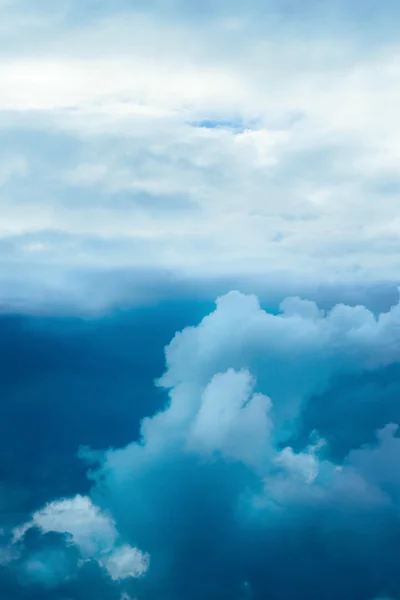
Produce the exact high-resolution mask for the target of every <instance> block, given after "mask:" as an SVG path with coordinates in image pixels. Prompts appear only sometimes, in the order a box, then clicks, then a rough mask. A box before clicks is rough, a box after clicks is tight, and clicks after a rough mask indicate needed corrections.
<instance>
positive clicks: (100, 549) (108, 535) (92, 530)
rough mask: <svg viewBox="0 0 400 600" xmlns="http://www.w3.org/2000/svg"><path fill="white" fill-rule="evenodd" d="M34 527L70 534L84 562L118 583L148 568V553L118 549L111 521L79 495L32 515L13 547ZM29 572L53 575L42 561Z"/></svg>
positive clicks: (122, 547)
mask: <svg viewBox="0 0 400 600" xmlns="http://www.w3.org/2000/svg"><path fill="white" fill-rule="evenodd" d="M32 527H37V528H38V529H40V530H41V532H42V533H49V532H56V533H61V534H68V535H69V536H70V537H71V541H72V543H73V544H75V545H76V546H77V547H78V548H79V551H80V553H81V556H82V558H83V559H84V560H86V559H94V560H97V562H98V563H99V564H100V565H102V566H103V567H104V568H105V569H106V570H107V572H108V573H109V575H110V577H111V578H112V579H115V580H118V579H126V578H128V577H140V576H142V575H143V574H144V573H145V572H146V571H147V568H148V566H149V556H148V555H147V554H146V553H143V552H141V551H140V550H138V549H137V548H132V547H131V546H129V545H126V544H125V545H119V543H118V532H117V530H116V528H115V525H114V522H113V520H112V518H111V517H110V516H109V515H107V514H105V513H104V512H102V511H101V510H100V509H99V508H98V507H97V506H95V505H94V504H93V503H92V501H91V500H90V498H88V497H87V496H79V495H78V496H75V497H74V498H68V499H63V500H57V501H54V502H51V503H50V504H47V505H46V506H45V507H44V508H43V509H42V510H39V511H37V512H35V513H34V514H33V515H32V519H31V521H29V522H27V523H25V524H23V525H21V526H19V527H17V528H16V529H15V530H14V536H13V545H14V546H15V545H16V544H17V543H18V542H20V541H21V540H22V539H23V537H24V535H25V534H26V532H27V531H28V530H29V529H31V528H32ZM27 568H28V570H29V572H32V573H33V572H34V573H36V575H37V576H38V577H40V578H42V576H43V577H44V575H45V574H46V573H47V572H49V573H50V574H51V573H53V568H52V567H49V568H47V567H46V565H45V564H42V563H41V562H40V561H39V562H38V561H34V562H33V563H32V564H29V565H27ZM53 575H54V574H53Z"/></svg>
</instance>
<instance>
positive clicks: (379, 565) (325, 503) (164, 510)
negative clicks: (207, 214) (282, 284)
mask: <svg viewBox="0 0 400 600" xmlns="http://www.w3.org/2000/svg"><path fill="white" fill-rule="evenodd" d="M399 331H400V329H399V305H396V306H394V307H393V308H392V309H390V310H389V311H388V312H385V313H381V314H379V315H376V314H374V313H372V312H371V311H369V310H368V309H367V308H366V307H363V306H356V307H351V306H346V305H336V306H334V307H333V308H331V309H329V310H322V309H321V308H319V307H318V305H317V304H316V303H314V302H312V301H308V300H301V299H299V298H287V299H286V300H285V301H284V302H282V304H281V308H280V311H279V312H277V313H271V312H268V311H266V310H264V309H263V308H262V307H261V306H260V303H259V301H258V299H257V298H256V297H255V296H248V295H243V294H240V293H238V292H231V293H229V294H227V295H225V296H223V297H220V298H219V299H218V301H217V304H216V307H215V309H214V310H213V311H212V312H211V313H210V314H208V315H207V316H205V317H204V318H203V319H202V320H201V321H200V322H199V323H198V324H197V325H196V326H191V327H187V328H185V329H183V330H182V331H181V332H178V333H176V335H175V337H174V338H173V340H172V341H171V342H170V344H169V345H168V346H167V347H166V353H165V354H166V370H165V372H164V374H163V375H162V377H161V378H160V379H159V380H158V381H157V385H158V386H159V387H161V388H164V389H166V390H167V391H168V394H169V399H168V402H167V404H166V405H165V407H164V408H163V409H162V410H160V411H159V412H156V413H155V414H154V415H153V416H149V417H147V418H146V419H144V420H143V421H142V425H141V431H140V436H139V437H138V438H137V439H136V440H135V439H133V440H132V442H131V443H129V444H128V445H125V446H121V447H119V448H112V449H108V450H102V451H101V450H95V451H91V450H90V449H88V448H85V449H82V450H81V452H80V455H81V458H82V460H83V461H84V463H85V464H86V465H87V466H88V469H89V471H88V476H89V480H90V482H91V486H92V487H91V490H90V492H88V495H87V496H79V495H78V496H75V497H70V498H69V499H60V500H56V501H53V502H52V503H51V504H48V505H47V506H45V507H44V508H43V509H39V510H37V511H35V512H34V513H33V515H32V517H31V519H28V520H27V521H25V525H24V524H23V523H22V524H21V526H22V528H21V527H20V528H19V529H18V528H17V529H15V530H14V532H15V535H14V543H13V544H12V543H11V545H10V546H9V548H8V552H9V553H10V552H12V551H15V550H16V549H18V547H19V544H21V543H23V540H24V539H25V537H27V536H28V537H29V535H32V532H33V531H34V530H39V532H41V537H40V536H39V538H38V539H39V540H40V539H41V538H43V539H46V536H48V535H50V534H52V535H67V537H66V538H65V540H64V542H63V543H61V542H57V544H58V545H56V546H54V548H53V546H51V551H52V552H53V553H54V552H56V551H57V552H58V553H60V552H61V554H62V552H64V553H65V552H66V551H67V550H68V551H70V550H71V548H75V549H76V551H77V552H78V553H79V556H80V557H81V558H82V559H83V560H84V561H89V563H90V564H91V563H95V564H97V567H98V568H99V569H100V570H101V571H102V572H104V573H105V576H106V578H107V581H108V584H107V585H111V586H116V587H113V588H112V589H114V590H118V593H119V594H120V595H121V594H125V595H126V596H128V597H130V598H133V597H138V598H143V599H144V600H146V599H150V600H151V599H152V598H159V597H160V596H163V597H164V598H166V599H167V600H168V599H169V598H171V600H172V598H174V599H176V598H182V599H183V598H187V597H191V598H194V599H196V598H199V599H200V598H204V597H205V596H207V597H210V598H215V599H217V598H221V597H223V598H225V597H226V598H230V599H232V598H237V599H242V598H247V597H251V598H254V599H255V600H257V599H258V598H259V599H262V598H265V597H270V598H272V599H277V600H278V599H284V600H286V599H289V598H305V597H306V598H309V599H310V600H314V599H315V600H317V599H320V598H321V597H322V598H326V599H328V600H331V599H332V600H334V599H335V600H336V599H337V598H339V597H340V598H343V599H344V600H347V599H348V600H350V599H352V600H375V599H376V598H381V597H390V598H393V599H395V598H398V597H400V579H399V577H398V568H397V562H398V561H397V558H396V557H397V540H398V536H399V534H400V520H399V515H398V507H397V505H398V498H399V491H400V479H399V476H398V473H397V464H398V461H399V459H400V442H399V438H398V437H397V429H398V425H399V424H398V421H396V420H395V413H394V412H393V411H392V412H391V411H390V410H389V411H387V418H386V420H385V419H384V422H383V424H382V422H381V420H379V419H377V420H376V421H375V427H374V426H373V421H371V423H370V425H369V427H367V428H366V427H364V425H363V422H362V421H363V416H364V407H363V405H362V403H361V402H360V400H359V399H358V398H356V401H355V402H354V403H353V404H352V403H351V396H349V405H348V408H347V410H348V412H347V417H346V418H347V419H348V420H349V422H350V423H351V426H350V427H348V426H347V424H346V423H344V427H345V431H346V436H347V437H348V438H349V439H348V445H347V447H346V448H345V447H344V446H343V447H342V453H341V456H340V457H339V455H338V453H337V452H336V453H335V451H332V448H331V446H332V442H331V439H333V440H334V441H335V437H334V434H335V422H334V419H332V424H333V428H332V429H329V423H330V421H329V420H328V421H325V422H324V421H323V420H321V423H323V424H324V430H323V431H318V427H316V426H315V425H318V418H317V417H318V410H319V411H320V415H321V417H320V419H322V417H323V413H324V410H325V407H324V406H321V402H322V399H325V401H326V402H328V401H329V400H331V401H334V399H335V395H332V393H331V392H332V390H334V389H335V386H336V385H337V382H338V381H343V380H346V378H347V379H348V378H354V380H355V381H360V382H362V381H366V382H368V381H369V380H370V378H371V377H372V379H373V381H375V383H376V381H378V379H379V377H380V376H381V374H382V372H384V371H386V370H388V369H395V368H396V366H397V365H398V363H399V359H400V356H399V351H398V348H399V341H400V340H399V335H400V333H399ZM396 372H397V371H395V372H394V373H396ZM393 376H394V374H393ZM363 378H364V379H363ZM381 389H383V388H380V387H379V386H377V385H376V387H375V388H374V389H373V391H372V393H371V394H367V395H366V398H365V401H366V402H368V405H370V406H371V405H375V406H376V407H379V405H380V402H381V399H382V398H381ZM315 398H316V399H318V402H317V403H316V404H313V403H315V402H316V400H315ZM310 403H311V404H310ZM310 406H313V411H314V412H313V413H312V414H313V415H314V417H313V418H314V420H313V421H311V420H310V412H309V411H310V410H311V409H310ZM384 406H386V407H387V406H389V405H388V404H387V403H385V404H384ZM327 410H328V413H329V414H331V415H332V414H334V407H333V406H331V407H327ZM338 410H339V413H340V410H341V406H340V403H339V405H338ZM381 414H383V415H384V412H383V413H382V412H381ZM397 419H398V417H397ZM307 424H308V429H307ZM371 431H372V434H373V435H372V438H371ZM352 432H353V436H352ZM330 433H331V434H332V433H333V438H332V437H330V436H329V434H330ZM344 448H345V449H344ZM68 540H69V541H68ZM28 541H29V540H28ZM61 541H62V540H61ZM46 548H47V546H46ZM23 551H24V552H26V550H23ZM44 551H45V549H41V550H40V552H41V553H42V554H43V552H44ZM47 551H50V550H49V548H47V549H46V552H47ZM19 552H22V550H21V549H20V550H19ZM38 552H39V550H35V552H33V551H32V552H30V553H28V554H27V555H26V557H25V558H24V561H23V562H22V563H21V557H19V558H18V557H14V558H13V557H12V556H9V558H8V559H7V561H6V564H5V566H4V568H5V569H8V570H10V569H17V572H18V573H20V575H19V577H20V580H21V577H22V575H21V573H23V577H24V578H25V579H24V581H26V578H27V577H28V575H29V577H30V579H29V581H32V577H33V575H32V573H35V578H36V580H37V579H40V578H42V580H43V581H45V580H46V581H47V580H49V581H50V583H51V585H52V586H53V588H52V589H53V590H54V589H58V588H56V587H54V586H55V583H54V581H52V579H51V577H53V578H54V577H55V575H54V574H53V575H51V573H53V570H52V569H53V567H52V565H55V564H57V568H60V569H61V566H62V565H63V564H65V565H67V566H68V568H69V569H70V571H68V568H67V566H66V567H65V571H62V573H71V574H70V576H69V577H70V578H72V580H73V579H74V577H75V578H76V577H80V575H79V573H80V569H82V568H84V567H85V564H86V563H83V565H82V566H81V567H80V566H79V560H78V561H77V560H76V558H75V559H74V560H75V563H74V562H73V561H72V558H71V559H68V560H71V561H72V562H65V560H67V559H66V558H65V560H64V562H63V561H62V560H61V559H60V560H57V561H56V559H54V560H53V559H52V560H50V559H49V561H46V562H44V561H43V560H42V559H40V556H42V554H40V553H39V558H38V557H37V556H36V555H37V554H38ZM52 556H53V555H52ZM55 556H58V554H57V553H56V555H55ZM63 556H66V557H68V556H70V555H65V554H64V555H63ZM54 561H55V562H54ZM43 564H45V566H46V568H44V567H43V566H41V565H43ZM13 565H15V566H13ZM32 565H33V566H32ZM71 565H72V566H73V565H75V566H73V568H72V567H71ZM54 569H55V567H54ZM55 572H56V573H57V570H56V571H55ZM27 574H28V575H27ZM65 576H66V575H65V574H64V577H65ZM103 577H104V575H103ZM43 581H42V584H43ZM57 581H58V580H57ZM96 581H98V579H96ZM49 585H50V584H49V582H48V583H47V587H49ZM57 585H59V583H57ZM91 585H94V584H91ZM96 585H97V584H96ZM90 589H94V588H93V587H90ZM110 589H111V588H110ZM70 597H71V598H75V596H70Z"/></svg>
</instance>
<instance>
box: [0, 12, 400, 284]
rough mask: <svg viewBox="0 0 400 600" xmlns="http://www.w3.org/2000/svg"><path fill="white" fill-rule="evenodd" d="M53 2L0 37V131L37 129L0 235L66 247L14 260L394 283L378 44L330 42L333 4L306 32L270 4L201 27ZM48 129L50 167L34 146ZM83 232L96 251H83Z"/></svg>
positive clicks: (359, 39)
mask: <svg viewBox="0 0 400 600" xmlns="http://www.w3.org/2000/svg"><path fill="white" fill-rule="evenodd" d="M60 7H61V8H57V9H51V10H50V7H49V6H47V8H46V9H45V10H44V11H43V12H41V11H40V10H38V12H37V14H36V15H35V14H34V13H32V12H31V11H28V12H26V13H25V16H24V17H22V16H21V15H22V13H19V12H18V9H17V8H16V9H13V10H12V15H13V19H19V20H20V21H21V22H20V26H19V28H18V31H21V32H24V35H23V38H24V39H23V40H22V39H21V45H20V48H19V50H18V51H17V49H16V47H15V43H14V42H13V40H12V39H11V38H10V36H9V35H8V33H7V31H3V32H1V31H0V35H3V38H4V44H5V47H6V53H5V58H4V60H3V61H2V64H1V66H0V81H1V84H0V127H1V128H2V129H3V130H7V131H10V128H14V130H13V131H14V133H15V128H17V130H18V132H19V133H18V135H21V131H23V132H25V134H26V135H30V133H31V132H32V130H34V131H35V132H36V135H38V136H39V137H38V142H37V144H36V145H35V149H34V153H33V154H32V153H30V152H29V151H28V150H26V149H25V150H24V151H23V153H22V154H23V155H22V156H21V157H20V159H19V160H21V161H23V162H21V164H24V165H25V164H26V171H24V173H22V172H20V176H21V177H25V178H26V173H28V174H29V177H28V179H27V181H26V184H25V185H19V183H18V177H17V181H15V179H16V177H15V176H14V177H13V180H12V181H11V182H9V183H8V184H7V186H6V188H5V189H4V190H3V192H2V195H1V196H0V221H1V235H2V236H3V237H4V236H14V237H15V236H18V235H21V234H25V233H27V232H34V233H36V234H38V235H39V236H40V235H45V233H44V232H45V231H46V230H49V229H51V230H56V231H60V232H62V233H66V234H68V235H71V236H73V237H75V238H76V239H77V245H78V246H79V249H76V250H75V252H68V250H67V249H66V248H64V247H62V245H61V243H60V246H59V248H60V252H59V255H58V254H57V253H54V248H48V249H46V248H43V249H42V252H41V253H40V256H39V255H38V254H37V253H34V254H32V253H30V252H29V248H28V250H27V249H26V248H24V247H23V246H21V247H20V250H21V254H22V255H23V256H24V258H25V259H26V260H27V261H28V262H35V263H37V262H40V263H46V262H51V261H52V260H53V261H56V262H57V263H58V264H60V265H68V266H69V267H76V266H77V264H82V263H83V264H85V265H87V266H94V265H96V264H102V263H103V262H104V261H107V260H108V262H109V263H110V264H111V265H112V266H149V265H150V266H153V267H160V268H172V269H176V270H181V271H184V272H186V273H188V272H189V273H197V274H202V275H204V274H212V273H214V274H218V275H221V274H222V273H224V274H225V273H227V272H228V273H239V272H253V273H260V272H262V273H269V274H271V275H272V274H274V273H275V275H276V274H277V273H278V272H279V273H284V274H286V276H294V275H295V274H296V275H299V276H302V277H307V278H314V279H318V278H323V277H324V276H325V273H326V272H329V273H330V276H331V277H338V278H344V279H354V278H381V277H385V278H388V279H397V277H398V275H397V256H398V252H399V247H398V232H399V227H400V222H399V221H398V219H396V218H394V215H395V214H396V207H397V206H398V193H399V189H398V188H400V185H399V182H398V176H397V166H396V165H397V164H398V158H399V148H400V138H399V136H398V133H397V132H398V131H399V130H400V121H399V115H398V110H397V106H398V104H399V100H400V85H399V81H400V79H399V77H398V74H399V56H400V47H399V46H398V44H397V43H396V42H395V41H393V38H392V37H390V36H387V37H388V39H387V41H386V42H385V40H384V36H383V35H382V36H378V37H376V38H374V40H372V41H373V43H372V41H371V40H370V38H369V37H368V36H369V35H370V31H368V32H367V31H366V32H365V34H364V35H365V39H364V38H363V36H362V34H360V33H358V34H357V36H356V35H353V33H354V32H353V30H352V29H351V27H350V28H349V30H348V33H346V31H344V30H343V28H341V29H340V28H339V29H340V38H339V37H338V36H339V33H338V29H336V28H335V27H334V26H333V22H334V23H335V24H336V25H337V23H338V21H337V19H338V18H339V20H340V17H339V15H340V10H339V9H338V11H337V14H336V11H335V10H333V11H332V14H331V15H328V14H327V15H326V18H324V19H321V20H320V21H318V27H317V26H315V28H313V29H312V32H311V33H310V31H309V30H308V29H307V23H305V21H304V19H300V18H299V14H298V13H297V12H294V13H293V16H292V18H290V19H289V18H288V19H287V21H285V20H282V19H279V18H278V17H277V15H279V4H278V5H274V6H272V5H270V6H267V7H263V11H262V10H261V6H260V5H258V4H257V3H256V4H255V5H254V6H252V8H251V11H250V10H249V11H244V12H243V10H242V9H241V8H240V7H239V6H233V5H229V6H228V4H227V5H226V6H222V5H221V6H220V7H219V9H218V11H215V13H213V14H211V13H208V12H207V11H206V12H205V14H204V15H203V18H202V19H201V20H200V19H199V18H198V17H194V16H193V15H192V17H190V15H186V13H185V11H184V10H183V7H182V6H181V7H180V9H179V10H178V12H176V11H171V13H170V15H169V16H168V18H167V17H166V15H165V13H164V12H163V10H162V7H161V5H158V4H157V3H153V4H151V5H148V7H147V9H146V10H139V9H137V10H135V9H134V8H131V9H130V10H127V9H126V8H125V9H124V10H123V9H122V7H117V6H116V7H115V10H107V11H106V10H101V11H99V12H98V13H97V12H96V13H95V14H94V13H93V14H91V12H90V11H84V15H85V18H83V17H82V15H81V20H80V21H79V18H78V16H77V14H78V13H77V12H76V11H77V10H78V9H77V6H76V5H75V4H74V3H72V4H71V3H69V4H68V6H67V5H64V4H63V5H62V6H61V5H60ZM10 10H11V9H10ZM193 10H194V8H193ZM47 12H48V14H47ZM211 12H212V11H211ZM184 13H185V14H184ZM307 14H309V17H310V19H311V18H312V15H311V13H307ZM68 15H69V16H68ZM74 15H75V17H74ZM45 17H47V19H46V18H45ZM10 18H11V17H10ZM73 18H76V19H78V21H77V22H75V21H73ZM70 19H72V21H73V23H74V24H73V26H72V25H71V20H70ZM330 19H333V21H330ZM310 22H311V21H310ZM349 24H350V22H348V23H347V25H349ZM336 25H335V26H336ZM349 26H350V25H349ZM21 36H22V33H21ZM28 39H29V40H30V43H29V44H28V45H26V40H28ZM24 40H25V42H24ZM32 40H35V41H36V42H37V44H36V45H35V48H36V49H35V52H34V53H33V52H32V50H31V48H32V47H33V45H32V43H31V42H32ZM366 40H368V42H371V43H368V44H367V43H366ZM23 42H24V43H23ZM202 120H207V121H222V122H225V123H229V122H230V123H232V124H233V125H234V127H229V126H228V125H225V126H223V127H219V128H214V129H210V128H202V127H198V126H196V125H195V124H196V123H199V122H201V121H202ZM236 126H238V127H236ZM243 128H244V129H245V131H243ZM50 133H51V135H53V136H57V135H58V136H59V138H58V143H59V145H60V157H61V158H60V157H58V158H57V160H56V159H55V156H54V153H50V154H46V151H45V142H44V141H43V142H41V140H40V136H46V135H49V134H50ZM8 135H9V134H8ZM71 139H73V140H74V142H75V143H76V148H75V149H74V150H73V151H71V154H70V155H68V158H67V154H68V153H63V152H62V147H63V144H67V143H70V141H71ZM10 140H11V145H12V136H11V138H10ZM54 143H55V144H57V142H54ZM22 146H23V145H22ZM7 152H10V149H9V148H7ZM39 157H41V159H40V160H38V158H39ZM6 158H7V157H6ZM7 160H11V159H9V158H7ZM24 169H25V167H24ZM15 175H16V176H18V173H17V172H15ZM0 176H1V173H0ZM385 186H386V187H385ZM122 198H123V199H124V201H123V202H122V200H121V199H122ZM121 203H122V204H123V206H122V204H121ZM93 238H96V239H100V240H101V241H106V242H107V244H108V248H107V251H106V252H104V253H101V252H100V251H99V249H98V248H97V247H95V244H92V246H91V247H90V248H89V247H88V245H86V247H85V248H82V247H81V245H82V239H85V240H92V239H93ZM16 243H17V244H18V243H19V242H18V241H17V242H16ZM132 243H134V244H136V246H135V249H132V247H131V246H130V244H132ZM107 257H108V258H107Z"/></svg>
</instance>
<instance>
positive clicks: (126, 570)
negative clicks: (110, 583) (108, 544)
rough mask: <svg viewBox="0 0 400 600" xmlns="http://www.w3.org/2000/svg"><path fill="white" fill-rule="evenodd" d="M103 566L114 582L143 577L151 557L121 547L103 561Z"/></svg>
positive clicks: (136, 550) (129, 547)
mask: <svg viewBox="0 0 400 600" xmlns="http://www.w3.org/2000/svg"><path fill="white" fill-rule="evenodd" d="M103 564H104V566H105V568H106V569H107V571H108V573H109V574H110V576H111V578H112V579H114V580H120V579H128V578H129V577H141V576H142V575H144V574H145V573H146V571H147V569H148V567H149V556H148V555H147V554H143V552H140V550H138V549H137V548H132V547H131V546H120V547H119V548H116V549H115V550H113V551H112V552H111V554H110V555H109V556H107V557H106V558H105V559H103Z"/></svg>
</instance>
